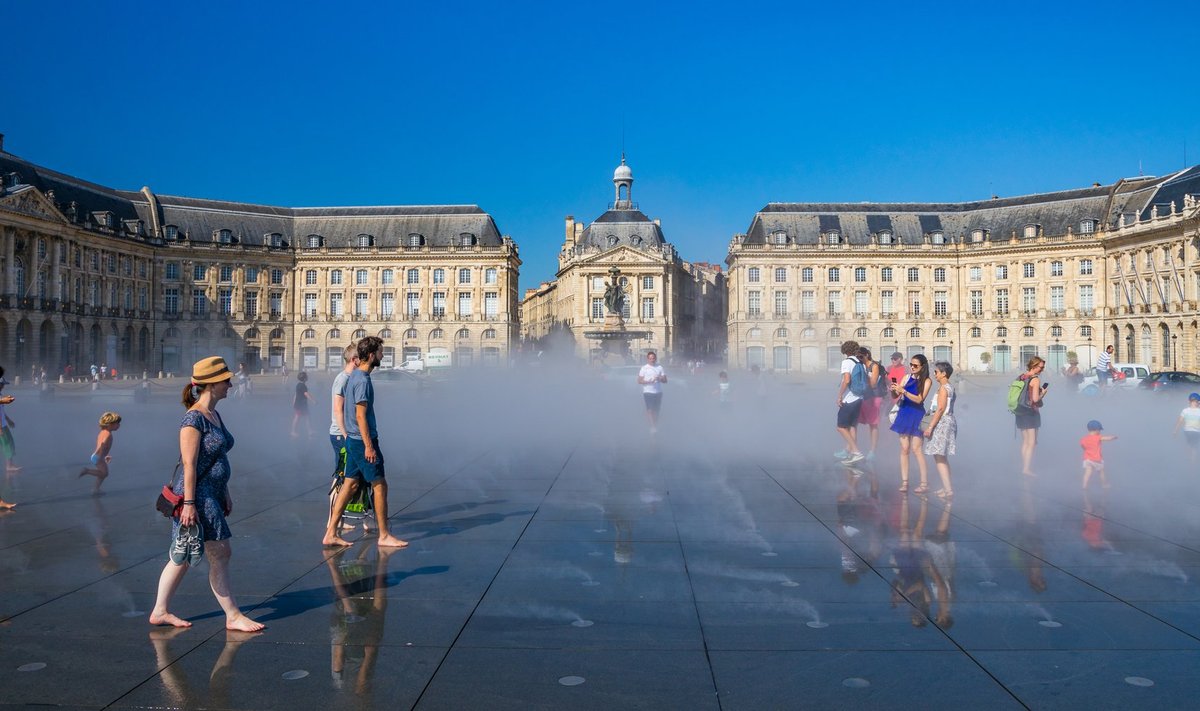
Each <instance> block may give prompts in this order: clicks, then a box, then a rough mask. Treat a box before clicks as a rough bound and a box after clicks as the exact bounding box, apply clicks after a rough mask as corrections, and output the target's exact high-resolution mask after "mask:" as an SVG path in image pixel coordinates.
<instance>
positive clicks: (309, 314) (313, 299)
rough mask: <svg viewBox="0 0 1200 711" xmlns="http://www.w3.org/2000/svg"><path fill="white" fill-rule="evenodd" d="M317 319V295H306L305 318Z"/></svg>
mask: <svg viewBox="0 0 1200 711" xmlns="http://www.w3.org/2000/svg"><path fill="white" fill-rule="evenodd" d="M316 317H317V295H316V294H305V295H304V318H316Z"/></svg>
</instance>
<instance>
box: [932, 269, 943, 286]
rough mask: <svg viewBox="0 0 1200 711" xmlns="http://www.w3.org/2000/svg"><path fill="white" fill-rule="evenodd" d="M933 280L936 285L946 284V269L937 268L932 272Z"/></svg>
mask: <svg viewBox="0 0 1200 711" xmlns="http://www.w3.org/2000/svg"><path fill="white" fill-rule="evenodd" d="M933 280H934V281H935V282H937V283H938V284H944V283H946V268H945V267H937V268H936V269H934V270H933Z"/></svg>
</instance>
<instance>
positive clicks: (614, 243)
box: [608, 235, 617, 247]
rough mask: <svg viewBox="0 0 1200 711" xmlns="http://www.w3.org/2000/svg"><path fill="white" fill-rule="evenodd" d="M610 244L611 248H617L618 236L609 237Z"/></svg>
mask: <svg viewBox="0 0 1200 711" xmlns="http://www.w3.org/2000/svg"><path fill="white" fill-rule="evenodd" d="M608 244H609V246H610V247H611V246H615V245H616V244H617V236H616V235H609V236H608Z"/></svg>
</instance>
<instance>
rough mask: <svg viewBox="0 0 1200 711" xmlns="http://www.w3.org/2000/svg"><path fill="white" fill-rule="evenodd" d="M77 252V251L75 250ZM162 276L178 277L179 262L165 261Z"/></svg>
mask: <svg viewBox="0 0 1200 711" xmlns="http://www.w3.org/2000/svg"><path fill="white" fill-rule="evenodd" d="M76 254H78V252H76ZM163 278H165V279H178V278H179V262H167V263H166V264H165V265H164V266H163Z"/></svg>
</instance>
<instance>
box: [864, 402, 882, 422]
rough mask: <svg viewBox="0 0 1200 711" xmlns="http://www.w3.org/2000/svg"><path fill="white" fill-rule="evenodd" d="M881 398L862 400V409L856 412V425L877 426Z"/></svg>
mask: <svg viewBox="0 0 1200 711" xmlns="http://www.w3.org/2000/svg"><path fill="white" fill-rule="evenodd" d="M880 402H882V398H877V397H868V398H863V404H862V409H861V410H859V412H858V424H860V425H878V424H879V403H880Z"/></svg>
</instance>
